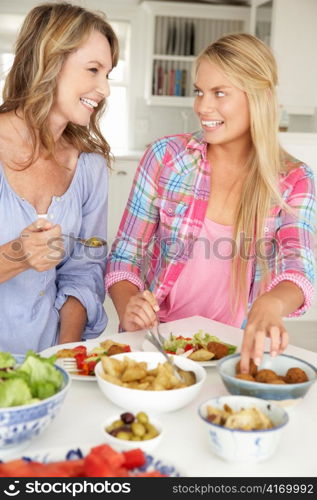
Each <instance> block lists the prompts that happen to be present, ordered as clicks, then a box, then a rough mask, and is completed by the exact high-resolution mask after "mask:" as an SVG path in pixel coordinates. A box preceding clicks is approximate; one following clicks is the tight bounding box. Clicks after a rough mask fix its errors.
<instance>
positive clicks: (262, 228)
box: [107, 33, 315, 371]
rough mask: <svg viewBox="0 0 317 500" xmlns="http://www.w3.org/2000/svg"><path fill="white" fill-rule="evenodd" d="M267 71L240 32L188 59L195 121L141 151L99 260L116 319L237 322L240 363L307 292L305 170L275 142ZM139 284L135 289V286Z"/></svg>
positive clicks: (267, 55)
mask: <svg viewBox="0 0 317 500" xmlns="http://www.w3.org/2000/svg"><path fill="white" fill-rule="evenodd" d="M276 84H277V69H276V63H275V60H274V57H273V55H272V53H271V51H270V50H269V48H268V47H267V46H266V45H265V44H264V43H262V42H261V41H260V40H258V39H257V38H256V37H253V36H251V35H249V34H244V33H242V34H234V35H228V36H224V37H223V38H221V39H219V40H218V41H216V42H215V43H213V44H211V45H210V46H208V47H207V48H206V49H205V50H204V51H203V52H202V53H201V54H200V55H199V57H198V58H197V61H196V71H195V84H194V94H195V104H194V110H195V112H196V114H197V116H198V118H199V121H200V124H201V130H200V131H199V132H198V133H194V134H182V135H175V136H170V137H164V138H162V139H160V140H158V141H156V142H154V143H153V144H152V145H151V146H150V147H149V148H148V150H147V151H146V153H145V155H144V157H143V159H142V160H141V163H140V166H139V168H138V171H137V173H136V177H135V180H134V185H133V189H132V192H131V195H130V198H129V201H128V204H127V207H126V210H125V213H124V215H123V218H122V221H121V224H120V227H119V231H118V234H117V238H116V241H115V243H114V245H113V248H112V251H111V254H110V256H109V262H108V268H107V271H108V274H107V287H108V289H109V293H110V295H111V297H112V299H113V302H114V304H115V306H116V308H117V311H118V315H119V319H120V324H121V327H122V328H123V329H126V330H131V331H133V330H137V329H140V328H146V327H147V326H149V325H151V324H153V322H155V319H156V313H157V314H158V316H159V318H160V320H161V321H171V320H175V319H179V318H182V317H187V316H191V315H201V316H205V317H208V318H211V319H214V320H217V321H220V322H223V323H227V324H229V325H235V326H238V327H241V326H242V325H243V327H244V328H245V329H244V340H243V345H242V362H241V369H242V371H247V370H248V366H249V360H250V357H252V358H253V359H254V360H255V362H256V364H259V363H260V361H261V357H262V353H263V349H264V339H265V337H266V336H269V337H270V339H271V355H272V356H275V355H276V354H278V353H280V352H282V351H283V350H284V349H285V348H286V346H287V343H288V334H287V332H286V329H285V327H284V325H283V320H282V318H283V316H297V315H300V314H302V313H303V312H304V311H306V309H307V308H308V307H309V306H310V304H311V300H312V295H313V280H314V269H313V241H312V234H313V223H312V220H313V219H312V217H313V211H314V206H315V195H314V179H313V174H312V171H311V169H310V168H309V167H308V166H306V165H304V164H303V163H301V162H300V161H298V160H296V159H294V158H291V157H290V156H289V155H288V154H287V153H286V152H284V151H282V149H281V148H280V146H279V143H278V118H277V103H276V93H275V87H276ZM143 290H145V291H143Z"/></svg>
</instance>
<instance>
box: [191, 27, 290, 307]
mask: <svg viewBox="0 0 317 500" xmlns="http://www.w3.org/2000/svg"><path fill="white" fill-rule="evenodd" d="M202 60H205V61H206V60H207V61H210V62H212V63H214V64H216V65H217V66H218V67H219V68H220V69H221V70H222V71H223V72H224V73H225V75H226V76H227V78H228V79H229V80H230V81H231V82H232V83H233V85H235V86H236V87H238V88H239V89H241V90H243V91H244V92H245V93H246V96H247V99H248V103H249V112H250V133H251V139H252V148H251V150H250V155H249V158H248V175H247V177H246V181H245V183H244V185H243V190H242V193H241V199H240V202H239V205H238V210H237V213H236V217H235V223H234V236H233V237H234V239H235V241H236V248H237V250H238V251H237V252H236V255H235V257H234V259H233V267H232V277H231V289H232V293H231V296H232V306H233V310H236V308H237V306H238V304H239V302H240V300H241V299H242V300H243V301H244V304H245V307H247V303H248V292H249V291H248V290H247V286H246V282H247V272H248V260H247V259H246V258H243V255H252V253H254V250H255V243H256V241H258V240H259V238H262V237H263V236H264V224H265V219H266V217H268V216H269V213H270V208H271V206H272V203H273V202H277V203H278V204H279V205H280V206H282V207H284V208H285V202H284V200H283V199H282V197H281V194H280V192H279V190H278V176H279V173H281V172H282V171H283V170H284V168H285V161H284V160H285V155H286V153H285V152H284V150H283V149H282V148H281V147H280V145H279V141H278V104H277V97H276V85H277V66H276V61H275V59H274V56H273V54H272V52H271V50H270V49H269V47H268V46H267V45H265V44H264V43H263V42H262V41H261V40H259V39H258V38H256V37H254V36H252V35H249V34H247V33H237V34H231V35H226V36H223V37H222V38H220V39H219V40H217V41H216V42H214V43H212V44H211V45H209V46H208V47H207V48H206V49H205V50H203V52H201V53H200V54H199V56H198V58H197V60H196V64H195V68H196V71H197V68H198V66H199V64H200V62H201V61H202ZM242 234H243V235H244V241H242ZM243 244H244V245H245V246H244V248H242V245H243ZM243 251H244V253H242V252H243ZM257 258H258V256H257ZM260 264H261V267H262V271H263V280H262V290H263V289H264V287H265V285H266V283H265V276H266V275H267V270H268V266H267V263H266V261H265V259H262V260H261V259H260Z"/></svg>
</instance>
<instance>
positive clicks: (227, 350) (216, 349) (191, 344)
mask: <svg viewBox="0 0 317 500" xmlns="http://www.w3.org/2000/svg"><path fill="white" fill-rule="evenodd" d="M142 349H143V351H154V350H155V347H153V345H152V344H151V343H150V342H149V341H148V340H146V339H145V340H144V341H143V344H142ZM164 349H165V351H166V352H167V353H168V354H178V355H179V356H185V357H187V358H189V359H192V360H193V361H196V362H197V363H199V364H200V365H202V366H205V367H208V366H216V364H217V362H218V360H219V359H221V358H224V357H225V356H229V355H230V354H233V353H235V352H236V349H237V346H236V345H232V344H228V343H226V342H223V341H222V340H220V339H219V338H218V337H216V336H215V335H210V333H207V332H204V331H203V330H199V331H198V332H197V333H195V334H194V335H192V336H189V335H187V336H184V335H174V334H173V333H170V334H169V336H168V337H166V339H165V342H164Z"/></svg>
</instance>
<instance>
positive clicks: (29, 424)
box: [0, 355, 71, 458]
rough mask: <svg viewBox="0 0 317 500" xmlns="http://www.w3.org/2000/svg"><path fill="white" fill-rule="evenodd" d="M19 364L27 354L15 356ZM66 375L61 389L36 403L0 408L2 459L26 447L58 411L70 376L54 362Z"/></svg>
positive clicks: (69, 381) (68, 385)
mask: <svg viewBox="0 0 317 500" xmlns="http://www.w3.org/2000/svg"><path fill="white" fill-rule="evenodd" d="M14 357H15V359H16V360H17V362H18V364H21V363H22V362H23V360H24V358H25V356H24V355H14ZM55 367H56V369H57V370H59V371H60V372H61V373H62V375H63V385H62V388H61V389H60V391H59V392H57V393H56V394H54V396H51V397H49V398H47V399H43V400H41V401H39V402H37V403H33V404H29V405H22V406H11V407H9V408H0V458H1V457H2V456H5V455H6V452H7V451H8V452H10V453H11V452H13V451H14V450H16V449H17V450H20V449H23V448H24V447H26V446H27V445H28V443H29V441H30V440H31V439H33V438H35V437H36V436H38V435H39V434H40V433H41V432H42V431H43V430H44V429H46V427H47V426H48V425H49V424H50V423H51V422H52V420H53V419H54V418H55V417H56V415H57V413H58V412H59V410H60V408H61V406H62V403H63V401H64V398H65V396H66V394H67V392H68V389H69V387H70V383H71V380H70V376H69V375H68V373H67V372H66V371H65V370H63V368H61V367H59V366H57V365H55Z"/></svg>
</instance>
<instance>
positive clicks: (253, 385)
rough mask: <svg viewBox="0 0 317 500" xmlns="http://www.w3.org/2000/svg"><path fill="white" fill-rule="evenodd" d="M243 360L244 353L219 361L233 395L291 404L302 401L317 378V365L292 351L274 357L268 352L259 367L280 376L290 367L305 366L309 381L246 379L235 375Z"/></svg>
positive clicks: (227, 386) (221, 374)
mask: <svg viewBox="0 0 317 500" xmlns="http://www.w3.org/2000/svg"><path fill="white" fill-rule="evenodd" d="M239 360H240V354H233V355H232V356H226V357H225V358H223V359H221V360H220V361H219V362H218V364H217V371H218V373H219V375H220V377H221V379H222V381H223V383H224V385H225V386H226V388H227V390H228V391H229V393H230V394H235V395H241V396H251V397H256V398H262V399H267V400H270V401H272V402H274V403H276V404H279V405H280V406H284V407H288V406H293V405H295V404H297V403H299V402H300V401H301V399H302V398H303V397H304V396H305V394H306V393H307V392H308V390H309V389H310V387H311V386H312V385H313V383H314V382H316V379H317V370H316V368H315V367H314V366H313V365H311V364H310V363H308V362H307V361H303V360H302V359H299V358H296V357H294V356H289V355H288V354H281V355H279V356H276V357H275V358H272V357H271V356H270V353H268V352H265V353H264V355H263V360H262V363H261V365H260V366H259V367H258V370H262V369H264V368H266V369H270V370H273V371H275V372H276V373H277V374H278V375H286V372H287V370H288V369H289V368H294V367H296V368H301V369H302V370H304V371H305V372H306V375H307V377H308V381H307V382H302V383H299V384H264V383H260V382H253V381H249V380H242V379H239V378H236V377H235V375H236V364H237V363H238V361H239Z"/></svg>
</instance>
